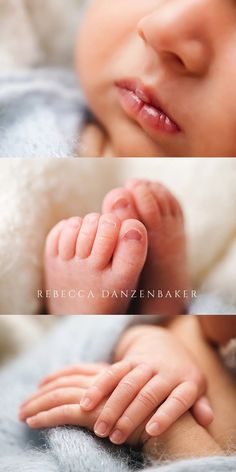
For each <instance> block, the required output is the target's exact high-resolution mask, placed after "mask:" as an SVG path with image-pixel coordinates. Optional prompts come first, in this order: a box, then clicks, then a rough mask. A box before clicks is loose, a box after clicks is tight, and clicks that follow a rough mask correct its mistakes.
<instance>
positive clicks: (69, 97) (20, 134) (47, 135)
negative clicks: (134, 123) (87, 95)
mask: <svg viewBox="0 0 236 472" xmlns="http://www.w3.org/2000/svg"><path fill="white" fill-rule="evenodd" d="M85 116H86V107H85V104H84V100H83V97H82V94H81V91H80V88H79V85H78V83H77V81H76V79H75V77H74V75H73V73H72V72H70V71H69V70H61V69H56V68H55V69H52V68H48V69H32V70H22V71H14V72H9V73H1V74H0V157H23V158H31V159H32V158H35V157H36V158H46V157H74V155H76V151H77V149H78V144H79V130H80V127H81V124H82V122H83V120H84V119H85Z"/></svg>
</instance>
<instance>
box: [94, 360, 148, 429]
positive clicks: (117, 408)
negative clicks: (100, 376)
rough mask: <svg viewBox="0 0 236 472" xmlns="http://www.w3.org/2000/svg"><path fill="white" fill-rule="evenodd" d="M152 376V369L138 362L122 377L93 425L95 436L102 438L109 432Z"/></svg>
mask: <svg viewBox="0 0 236 472" xmlns="http://www.w3.org/2000/svg"><path fill="white" fill-rule="evenodd" d="M152 376H153V371H152V369H151V368H150V367H149V366H147V365H146V364H140V365H139V366H137V367H136V368H134V369H133V370H132V371H131V372H129V373H128V374H127V375H125V376H124V377H123V378H122V380H121V381H120V382H119V384H118V386H117V387H116V388H115V390H114V391H113V393H112V394H111V396H110V398H109V399H108V400H107V402H106V404H105V406H104V408H103V410H102V412H101V415H100V416H99V418H98V419H97V422H96V424H95V426H94V432H95V434H96V435H97V436H101V437H103V438H104V437H106V436H108V435H109V434H110V432H111V430H112V428H113V427H114V425H115V424H116V422H117V420H118V419H119V418H120V416H121V415H122V414H123V412H124V411H125V410H126V408H127V407H128V405H129V404H130V403H131V402H132V400H134V398H135V397H136V395H137V394H138V392H139V391H140V389H142V388H143V386H144V385H145V384H146V383H147V382H148V381H149V380H150V379H151V378H152Z"/></svg>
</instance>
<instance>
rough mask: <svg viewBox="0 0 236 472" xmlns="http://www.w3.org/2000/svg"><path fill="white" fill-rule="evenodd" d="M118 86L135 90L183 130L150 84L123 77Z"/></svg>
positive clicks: (140, 96) (146, 101)
mask: <svg viewBox="0 0 236 472" xmlns="http://www.w3.org/2000/svg"><path fill="white" fill-rule="evenodd" d="M116 85H117V87H121V88H126V89H127V90H130V91H132V92H134V93H135V94H136V95H137V96H138V97H139V98H140V99H141V100H142V101H143V102H144V103H147V104H149V105H151V106H153V107H155V108H157V109H158V110H161V111H162V112H163V113H164V114H165V115H166V116H167V117H168V118H169V119H170V120H171V121H172V123H174V124H175V126H176V127H177V128H178V129H179V131H180V130H181V128H180V126H179V125H178V123H176V121H175V120H174V119H173V117H172V116H171V114H170V112H169V110H168V107H167V105H166V104H163V103H162V101H161V99H160V98H159V97H158V96H157V93H156V91H155V90H154V89H153V88H152V87H149V86H146V85H144V84H143V83H142V81H141V80H140V79H133V78H127V79H121V80H118V81H117V82H116Z"/></svg>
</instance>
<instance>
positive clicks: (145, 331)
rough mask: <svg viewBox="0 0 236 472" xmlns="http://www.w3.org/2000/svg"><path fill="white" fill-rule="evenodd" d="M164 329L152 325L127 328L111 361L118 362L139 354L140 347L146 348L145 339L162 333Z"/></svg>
mask: <svg viewBox="0 0 236 472" xmlns="http://www.w3.org/2000/svg"><path fill="white" fill-rule="evenodd" d="M164 330H165V328H162V327H159V326H153V325H151V326H150V325H139V326H134V327H132V328H129V329H128V330H127V331H126V332H125V333H124V334H123V336H122V337H121V339H120V341H119V342H118V344H117V346H116V349H115V352H114V357H113V361H114V362H119V361H121V360H123V359H126V358H127V357H129V358H130V357H132V356H133V355H134V354H139V353H140V349H141V347H142V346H147V342H146V341H147V338H148V339H149V340H150V337H151V338H153V337H154V336H156V334H157V332H159V333H160V331H162V332H163V331H164Z"/></svg>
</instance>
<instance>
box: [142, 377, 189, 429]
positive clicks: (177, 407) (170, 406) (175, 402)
mask: <svg viewBox="0 0 236 472" xmlns="http://www.w3.org/2000/svg"><path fill="white" fill-rule="evenodd" d="M196 397H197V386H196V384H195V383H194V382H183V383H182V384H180V385H178V387H176V388H175V389H174V390H173V391H172V393H171V394H170V396H169V397H168V398H167V400H166V401H165V402H164V403H163V404H162V405H161V406H160V407H159V408H158V410H157V412H156V413H155V414H154V415H153V416H152V418H151V419H150V421H149V422H148V423H147V425H146V432H147V433H148V434H149V435H150V436H159V435H160V434H162V433H164V431H166V430H167V429H168V428H169V427H170V426H171V425H172V424H173V423H174V422H175V421H176V420H177V419H178V418H180V416H182V415H183V414H184V413H185V412H186V411H188V410H189V409H190V408H191V407H192V405H193V404H194V402H195V401H196Z"/></svg>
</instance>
